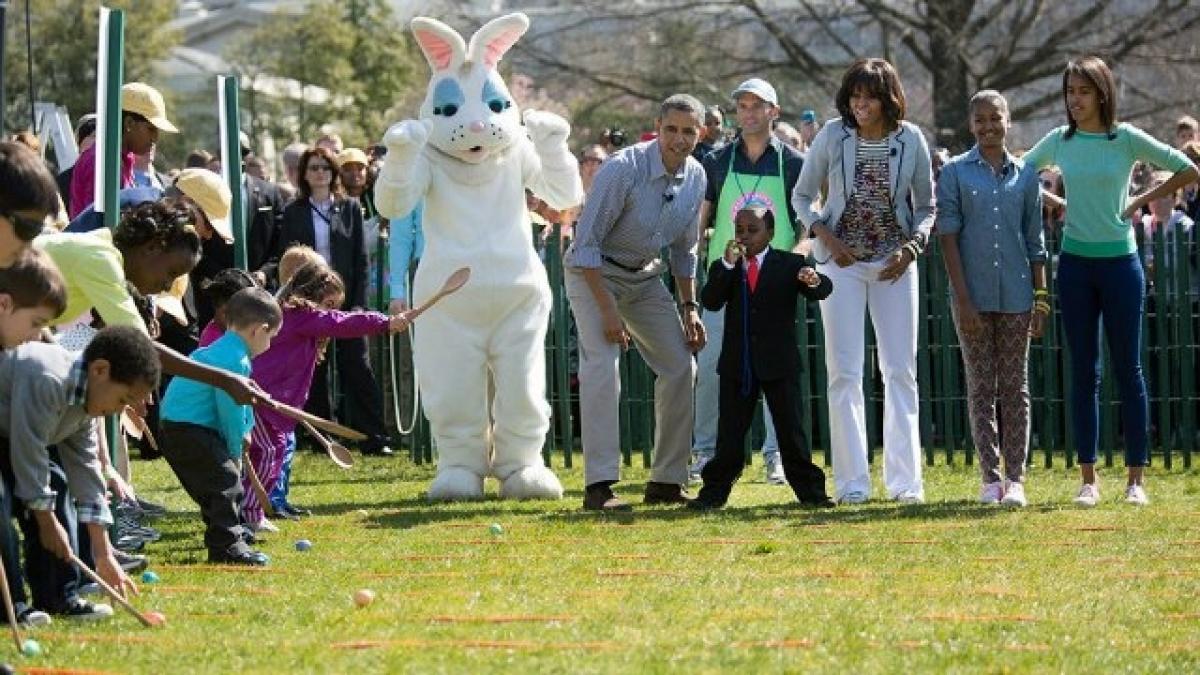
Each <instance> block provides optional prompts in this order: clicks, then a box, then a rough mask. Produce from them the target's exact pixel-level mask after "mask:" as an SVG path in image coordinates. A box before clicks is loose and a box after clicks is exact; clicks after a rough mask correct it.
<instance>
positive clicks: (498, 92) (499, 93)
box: [481, 78, 512, 113]
mask: <svg viewBox="0 0 1200 675" xmlns="http://www.w3.org/2000/svg"><path fill="white" fill-rule="evenodd" d="M481 100H482V101H483V102H485V103H487V107H488V109H489V110H491V111H492V112H494V113H499V112H504V111H505V110H508V109H509V108H511V107H512V101H510V100H509V98H508V92H506V91H505V90H504V85H503V83H497V82H494V81H493V80H492V79H491V78H489V79H488V80H487V81H486V82H484V83H483V96H482V98H481Z"/></svg>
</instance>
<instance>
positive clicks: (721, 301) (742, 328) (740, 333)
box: [700, 249, 833, 381]
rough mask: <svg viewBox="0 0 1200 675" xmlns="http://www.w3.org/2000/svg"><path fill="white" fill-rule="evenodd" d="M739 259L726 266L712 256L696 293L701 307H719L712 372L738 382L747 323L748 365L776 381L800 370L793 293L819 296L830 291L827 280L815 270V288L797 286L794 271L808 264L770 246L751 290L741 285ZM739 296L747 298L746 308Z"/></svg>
mask: <svg viewBox="0 0 1200 675" xmlns="http://www.w3.org/2000/svg"><path fill="white" fill-rule="evenodd" d="M744 264H745V263H744V261H741V260H739V261H738V263H737V264H736V265H735V266H734V267H733V269H726V268H725V264H724V263H723V262H722V261H721V260H720V259H717V260H714V261H713V264H712V266H711V267H709V269H708V281H707V282H706V283H705V284H704V288H703V290H701V291H700V300H701V302H702V303H703V304H704V308H705V309H707V310H710V311H716V310H718V309H721V308H722V307H724V308H725V337H724V340H723V342H722V344H721V359H720V361H719V362H718V363H717V372H718V373H720V375H721V377H732V378H735V379H738V380H740V379H741V378H742V369H743V365H744V358H745V356H744V352H743V349H744V345H745V340H746V332H747V330H746V329H747V327H748V328H749V335H750V363H751V365H752V366H753V368H754V376H755V377H756V378H758V379H759V380H760V381H762V380H777V379H783V378H785V377H789V376H794V375H796V374H797V373H799V372H800V354H799V352H798V351H797V349H796V296H797V295H798V294H803V295H804V297H806V298H808V299H809V300H824V299H825V298H827V297H829V294H830V293H832V292H833V282H832V281H830V280H829V277H827V276H825V275H823V274H821V275H819V276H820V278H821V283H820V284H819V285H818V286H817V287H816V288H809V287H808V286H806V285H804V284H802V283H801V282H800V281H799V280H798V279H797V278H796V275H797V274H799V273H800V270H801V269H803V268H805V267H811V265H809V264H808V262H807V261H806V260H805V259H804V258H803V257H801V256H799V255H796V254H795V253H790V252H787V251H778V250H776V249H770V250H769V251H767V255H766V256H764V257H763V262H762V266H761V267H760V268H759V271H758V283H757V285H756V286H755V290H754V292H753V293H751V292H750V289H749V288H748V287H747V286H746V281H745V279H746V274H745V272H744V267H743V265H744ZM744 299H748V300H749V307H748V308H747V306H746V303H745V301H744ZM747 309H748V315H747Z"/></svg>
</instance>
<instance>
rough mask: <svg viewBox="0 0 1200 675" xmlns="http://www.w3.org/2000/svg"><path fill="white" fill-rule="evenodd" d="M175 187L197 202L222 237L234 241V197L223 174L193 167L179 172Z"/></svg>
mask: <svg viewBox="0 0 1200 675" xmlns="http://www.w3.org/2000/svg"><path fill="white" fill-rule="evenodd" d="M175 187H176V188H177V189H178V190H179V191H180V192H182V193H183V194H185V195H187V196H188V197H189V198H191V200H192V201H194V202H196V204H197V205H198V206H199V207H200V210H201V211H204V215H205V217H207V218H208V222H209V224H210V225H212V227H213V229H214V230H216V231H217V234H219V235H221V238H222V239H224V240H225V241H233V230H232V229H231V228H230V227H229V209H230V205H231V204H232V202H233V197H232V195H231V194H230V192H229V186H228V185H226V184H225V181H223V180H221V176H219V175H218V174H216V173H213V172H212V171H209V170H208V169H201V168H199V167H192V168H190V169H184V170H183V171H180V172H179V177H178V178H176V179H175Z"/></svg>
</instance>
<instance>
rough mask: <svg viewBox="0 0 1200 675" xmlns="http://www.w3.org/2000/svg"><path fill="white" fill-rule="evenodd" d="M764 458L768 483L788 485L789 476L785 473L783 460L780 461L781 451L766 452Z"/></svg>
mask: <svg viewBox="0 0 1200 675" xmlns="http://www.w3.org/2000/svg"><path fill="white" fill-rule="evenodd" d="M763 459H764V460H765V462H764V463H765V464H766V467H765V468H766V472H767V485H787V477H786V476H784V475H783V462H781V461H779V453H778V452H770V453H765V454H763Z"/></svg>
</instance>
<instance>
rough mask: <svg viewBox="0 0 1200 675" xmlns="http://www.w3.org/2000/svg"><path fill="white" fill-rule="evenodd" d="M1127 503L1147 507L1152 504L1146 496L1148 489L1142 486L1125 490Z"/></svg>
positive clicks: (1133, 486) (1131, 486)
mask: <svg viewBox="0 0 1200 675" xmlns="http://www.w3.org/2000/svg"><path fill="white" fill-rule="evenodd" d="M1125 503H1126V504H1133V505H1134V506H1146V505H1147V504H1149V503H1150V498H1149V497H1147V496H1146V489H1145V488H1143V487H1142V486H1141V485H1130V486H1129V487H1127V488H1125Z"/></svg>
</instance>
